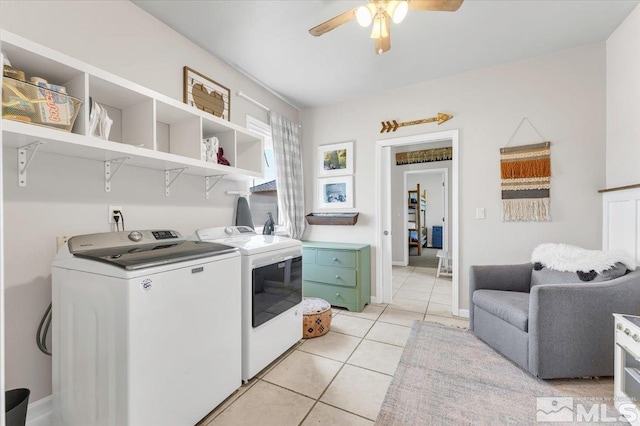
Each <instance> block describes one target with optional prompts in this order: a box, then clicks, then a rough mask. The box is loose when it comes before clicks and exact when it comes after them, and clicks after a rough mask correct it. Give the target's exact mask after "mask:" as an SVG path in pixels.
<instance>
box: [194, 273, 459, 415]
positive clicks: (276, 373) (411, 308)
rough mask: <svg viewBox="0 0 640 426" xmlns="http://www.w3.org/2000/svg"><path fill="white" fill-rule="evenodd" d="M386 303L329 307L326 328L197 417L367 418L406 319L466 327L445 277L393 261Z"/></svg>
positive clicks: (383, 388)
mask: <svg viewBox="0 0 640 426" xmlns="http://www.w3.org/2000/svg"><path fill="white" fill-rule="evenodd" d="M393 292H394V299H393V303H391V304H388V305H387V304H371V305H367V306H366V307H365V309H364V311H363V312H359V313H358V312H349V311H347V310H345V309H340V308H334V309H333V318H332V322H331V331H329V333H327V334H325V335H324V336H321V337H317V338H314V339H308V340H301V341H300V342H298V343H297V344H296V345H295V346H294V347H292V348H291V349H290V350H289V351H288V352H287V353H285V354H284V355H283V356H281V357H280V358H279V359H278V360H276V361H275V362H273V363H272V364H271V365H270V366H268V367H267V368H265V370H263V371H262V372H261V373H260V374H258V375H257V376H256V377H255V378H253V379H252V380H251V381H250V382H249V383H247V384H245V385H243V386H242V387H241V388H240V389H239V390H238V391H236V393H235V394H233V395H232V396H230V397H229V398H228V399H227V400H226V401H225V402H223V403H222V404H221V405H220V406H219V407H217V408H216V410H214V411H213V412H212V413H211V414H210V415H209V416H208V417H207V418H206V419H204V420H203V421H202V422H201V425H234V426H235V425H250V424H260V425H277V426H286V425H313V424H316V425H317V424H322V425H347V424H348V425H373V423H374V421H375V419H376V417H377V416H378V412H379V411H380V407H381V405H382V401H383V400H384V396H385V394H386V392H387V388H388V387H389V384H390V383H391V379H392V377H393V374H394V372H395V369H396V366H397V365H398V362H399V361H400V356H401V355H402V351H403V347H404V344H405V342H406V340H407V337H409V332H410V330H411V325H412V324H413V321H414V320H425V321H434V322H439V323H442V324H447V325H455V326H458V327H467V325H468V321H467V320H466V319H464V318H455V317H453V316H452V315H451V279H450V278H443V277H441V278H436V270H435V268H419V267H416V268H414V267H394V268H393Z"/></svg>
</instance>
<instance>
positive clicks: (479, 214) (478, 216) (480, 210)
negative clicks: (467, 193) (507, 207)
mask: <svg viewBox="0 0 640 426" xmlns="http://www.w3.org/2000/svg"><path fill="white" fill-rule="evenodd" d="M484 218H485V210H484V207H478V208H476V219H484Z"/></svg>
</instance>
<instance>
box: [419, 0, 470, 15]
mask: <svg viewBox="0 0 640 426" xmlns="http://www.w3.org/2000/svg"><path fill="white" fill-rule="evenodd" d="M462 2H463V0H410V1H409V9H410V10H431V11H434V12H455V11H456V10H458V9H459V8H460V5H462Z"/></svg>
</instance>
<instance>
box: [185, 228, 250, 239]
mask: <svg viewBox="0 0 640 426" xmlns="http://www.w3.org/2000/svg"><path fill="white" fill-rule="evenodd" d="M196 235H197V236H198V239H199V240H200V241H209V240H219V239H222V238H228V237H238V236H241V235H246V236H251V235H256V231H254V230H253V228H251V227H249V226H222V227H218V228H206V229H199V230H197V231H196Z"/></svg>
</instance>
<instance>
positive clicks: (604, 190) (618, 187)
mask: <svg viewBox="0 0 640 426" xmlns="http://www.w3.org/2000/svg"><path fill="white" fill-rule="evenodd" d="M636 188H640V183H636V184H635V185H626V186H617V187H615V188H606V189H601V190H599V191H598V193H600V194H602V193H605V192H613V191H624V190H625V189H636Z"/></svg>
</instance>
